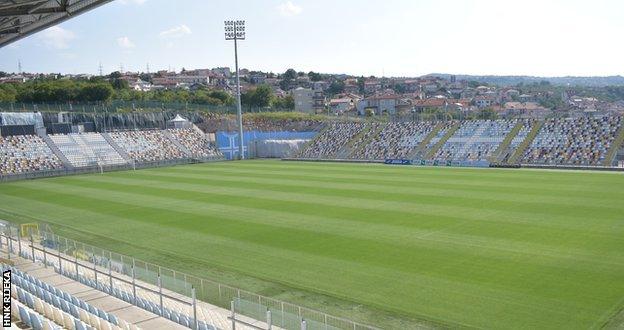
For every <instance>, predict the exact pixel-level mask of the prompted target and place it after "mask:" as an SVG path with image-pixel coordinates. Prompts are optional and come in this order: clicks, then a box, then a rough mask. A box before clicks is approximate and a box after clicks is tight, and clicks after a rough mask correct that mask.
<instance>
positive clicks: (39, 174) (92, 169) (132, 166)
mask: <svg viewBox="0 0 624 330" xmlns="http://www.w3.org/2000/svg"><path fill="white" fill-rule="evenodd" d="M221 160H224V158H223V157H221V156H214V157H206V158H184V159H171V160H163V161H154V162H140V163H128V164H118V165H101V166H97V165H95V166H85V167H74V168H63V169H57V170H47V171H33V172H25V173H17V174H6V175H0V183H2V182H11V181H18V180H26V179H37V178H46V177H54V176H64V175H77V174H90V173H103V172H112V171H129V170H139V169H145V168H152V167H167V166H175V165H185V164H197V163H206V162H213V161H221Z"/></svg>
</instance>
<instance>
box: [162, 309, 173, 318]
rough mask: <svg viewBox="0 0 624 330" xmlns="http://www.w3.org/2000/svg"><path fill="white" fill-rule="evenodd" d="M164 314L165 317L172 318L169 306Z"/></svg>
mask: <svg viewBox="0 0 624 330" xmlns="http://www.w3.org/2000/svg"><path fill="white" fill-rule="evenodd" d="M163 315H164V316H165V318H167V319H169V320H171V311H170V310H169V309H168V308H164V310H163Z"/></svg>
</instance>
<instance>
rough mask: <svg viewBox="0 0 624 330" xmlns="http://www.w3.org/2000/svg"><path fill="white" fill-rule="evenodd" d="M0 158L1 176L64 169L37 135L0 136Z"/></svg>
mask: <svg viewBox="0 0 624 330" xmlns="http://www.w3.org/2000/svg"><path fill="white" fill-rule="evenodd" d="M0 156H1V157H0V175H12V174H21V173H28V172H36V171H49V170H55V169H60V168H62V167H63V164H62V163H61V161H60V160H59V159H58V158H57V157H56V156H55V155H54V153H53V152H52V150H51V149H50V148H49V147H48V145H47V144H46V143H45V142H44V141H43V140H42V139H41V138H40V137H38V136H36V135H15V136H7V137H2V136H0Z"/></svg>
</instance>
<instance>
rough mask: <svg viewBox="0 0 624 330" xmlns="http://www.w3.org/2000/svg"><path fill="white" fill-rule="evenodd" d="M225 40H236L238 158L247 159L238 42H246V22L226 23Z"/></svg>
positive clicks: (233, 21)
mask: <svg viewBox="0 0 624 330" xmlns="http://www.w3.org/2000/svg"><path fill="white" fill-rule="evenodd" d="M225 40H234V66H235V69H236V111H237V115H238V152H239V153H238V155H239V156H238V158H239V159H245V153H244V150H243V113H242V109H241V92H240V77H239V74H238V43H237V41H238V40H245V21H241V20H232V21H225Z"/></svg>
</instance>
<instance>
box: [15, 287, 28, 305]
mask: <svg viewBox="0 0 624 330" xmlns="http://www.w3.org/2000/svg"><path fill="white" fill-rule="evenodd" d="M17 300H19V301H21V302H22V303H25V302H26V298H25V297H24V291H23V290H22V289H21V288H17Z"/></svg>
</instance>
